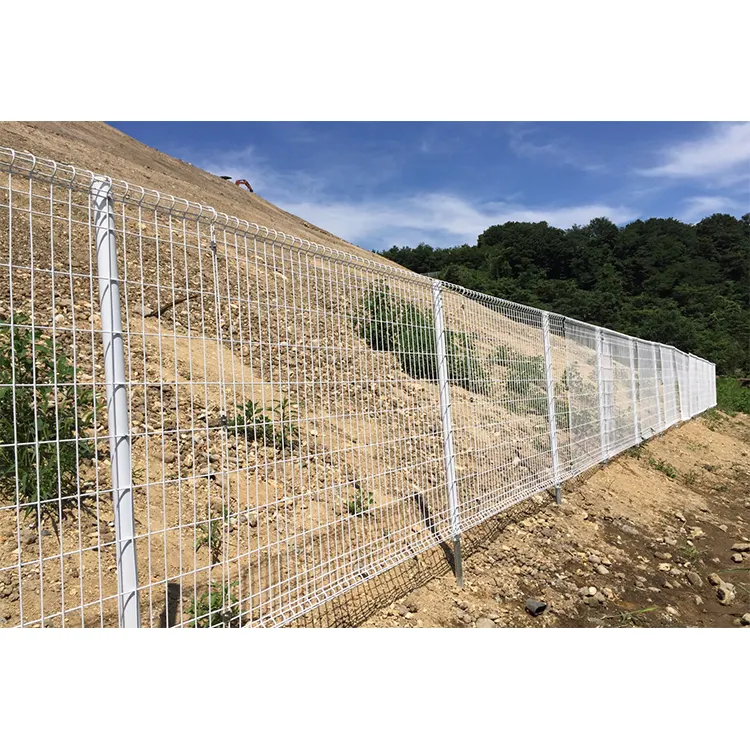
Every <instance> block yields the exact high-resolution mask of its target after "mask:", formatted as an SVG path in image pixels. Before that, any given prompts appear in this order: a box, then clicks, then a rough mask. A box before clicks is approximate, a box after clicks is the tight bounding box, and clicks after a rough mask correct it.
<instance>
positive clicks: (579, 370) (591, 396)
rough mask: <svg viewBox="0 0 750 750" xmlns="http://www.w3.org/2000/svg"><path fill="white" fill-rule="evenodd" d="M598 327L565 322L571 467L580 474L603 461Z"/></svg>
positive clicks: (569, 321) (571, 321)
mask: <svg viewBox="0 0 750 750" xmlns="http://www.w3.org/2000/svg"><path fill="white" fill-rule="evenodd" d="M598 331H599V329H598V328H596V327H595V326H590V325H588V324H586V323H580V322H578V321H573V320H566V321H565V340H566V368H565V374H566V380H567V390H568V401H569V405H570V466H571V471H572V473H573V474H580V473H581V472H582V471H585V470H586V469H587V468H589V467H590V466H594V465H595V464H597V463H599V462H600V461H601V460H603V458H604V456H603V453H602V429H601V419H600V407H601V404H600V397H599V393H600V383H599V374H598V365H597V361H598V358H597V352H598V348H599V344H598Z"/></svg>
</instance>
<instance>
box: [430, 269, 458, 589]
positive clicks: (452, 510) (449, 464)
mask: <svg viewBox="0 0 750 750" xmlns="http://www.w3.org/2000/svg"><path fill="white" fill-rule="evenodd" d="M432 304H433V312H434V320H435V347H436V354H437V362H438V386H439V390H440V419H441V421H442V423H443V456H444V459H445V483H446V488H447V490H448V513H449V516H450V527H451V536H452V537H453V567H454V572H455V574H456V579H457V581H458V585H459V586H463V585H464V575H463V562H462V559H461V525H460V523H459V516H458V484H457V482H456V454H455V451H454V450H453V422H452V420H451V392H450V385H449V383H448V356H447V347H446V345H445V313H444V310H443V288H442V284H441V283H440V281H438V280H437V279H436V280H434V281H433V282H432Z"/></svg>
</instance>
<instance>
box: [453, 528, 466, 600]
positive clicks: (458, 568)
mask: <svg viewBox="0 0 750 750" xmlns="http://www.w3.org/2000/svg"><path fill="white" fill-rule="evenodd" d="M453 572H454V573H455V574H456V583H457V584H458V588H460V589H462V588H463V587H464V563H463V558H462V556H461V535H460V534H459V535H458V536H454V537H453Z"/></svg>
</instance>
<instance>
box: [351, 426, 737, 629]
mask: <svg viewBox="0 0 750 750" xmlns="http://www.w3.org/2000/svg"><path fill="white" fill-rule="evenodd" d="M507 516H508V518H507V519H506V520H503V519H499V520H498V521H496V522H495V528H494V529H493V530H490V531H488V532H486V534H485V537H486V538H485V540H484V541H480V542H479V543H478V544H476V546H478V548H479V549H478V551H477V552H475V553H474V554H472V555H471V556H470V557H469V558H468V559H467V560H465V563H464V580H465V586H464V588H463V590H459V589H458V588H457V587H456V584H455V578H454V576H453V574H452V572H451V571H450V570H449V569H447V565H444V566H442V570H440V565H439V563H436V565H437V568H438V575H439V577H437V578H434V579H433V580H430V581H429V582H427V583H426V584H425V585H423V586H421V587H420V588H418V589H416V590H415V591H413V593H411V594H408V595H407V596H402V597H401V598H400V599H398V600H397V601H396V602H395V603H394V604H392V605H390V606H388V607H386V608H384V609H380V610H379V611H377V612H375V613H374V614H372V615H371V616H370V617H369V619H368V620H367V621H366V622H365V623H364V625H365V626H366V627H556V626H557V627H633V626H636V627H637V626H645V627H738V626H742V625H743V624H745V621H744V620H743V619H742V618H743V616H745V620H747V621H748V622H747V624H748V625H750V615H746V613H750V418H749V417H747V416H742V415H738V416H736V417H732V418H729V417H726V416H724V415H721V414H716V413H713V412H712V413H709V414H708V415H706V416H702V417H700V418H698V419H696V420H694V421H693V422H690V423H688V424H686V425H683V426H681V427H679V428H677V429H673V430H671V431H670V432H668V433H667V434H665V435H664V436H662V437H660V438H655V439H653V440H651V441H649V442H648V443H647V444H644V445H643V446H641V447H640V448H639V449H631V450H630V451H628V452H627V453H626V454H624V455H622V456H620V457H618V458H617V459H615V460H614V461H612V462H611V464H610V465H608V466H606V467H603V468H602V469H600V470H595V471H593V472H590V473H589V475H588V476H585V477H581V478H578V479H577V480H576V481H575V482H571V483H569V485H568V486H567V487H566V488H565V491H564V500H563V503H562V505H561V506H556V505H555V504H554V501H553V499H552V498H551V497H549V496H547V495H544V496H536V497H535V498H532V499H531V500H529V501H526V502H525V503H522V504H520V505H519V506H517V507H516V508H514V509H512V511H511V512H510V513H509V514H507ZM716 576H718V579H717V578H716ZM424 577H425V578H428V577H429V576H427V575H425V576H424ZM529 598H533V599H537V600H541V601H543V602H544V603H546V604H547V609H546V610H545V611H544V612H543V613H542V614H540V615H538V616H536V617H532V616H531V615H530V614H529V613H527V612H526V611H525V603H526V601H527V599H529ZM721 598H724V599H725V603H722V601H721ZM748 631H750V627H748Z"/></svg>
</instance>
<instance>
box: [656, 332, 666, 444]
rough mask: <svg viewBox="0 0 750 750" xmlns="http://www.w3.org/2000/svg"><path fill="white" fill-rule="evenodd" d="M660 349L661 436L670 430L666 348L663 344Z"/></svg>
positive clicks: (659, 345)
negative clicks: (668, 421)
mask: <svg viewBox="0 0 750 750" xmlns="http://www.w3.org/2000/svg"><path fill="white" fill-rule="evenodd" d="M657 346H658V347H659V372H660V373H661V378H660V380H661V402H660V404H661V417H660V422H659V424H660V427H661V429H660V430H659V434H660V435H661V434H663V432H664V430H666V429H668V428H669V425H668V424H667V383H666V378H665V377H664V347H663V346H662V345H661V344H657Z"/></svg>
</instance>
